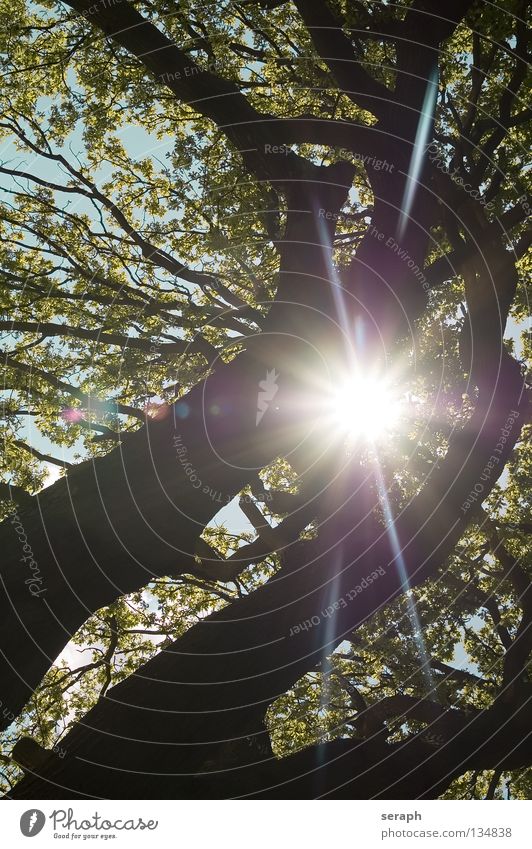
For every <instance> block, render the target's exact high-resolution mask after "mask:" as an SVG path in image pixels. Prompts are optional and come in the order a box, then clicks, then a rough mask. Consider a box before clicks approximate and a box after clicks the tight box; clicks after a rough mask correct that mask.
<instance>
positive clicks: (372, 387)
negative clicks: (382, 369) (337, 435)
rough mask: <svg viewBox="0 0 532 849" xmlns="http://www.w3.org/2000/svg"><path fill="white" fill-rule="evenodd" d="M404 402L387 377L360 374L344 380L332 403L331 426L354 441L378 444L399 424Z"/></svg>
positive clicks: (333, 394) (334, 393) (333, 395)
mask: <svg viewBox="0 0 532 849" xmlns="http://www.w3.org/2000/svg"><path fill="white" fill-rule="evenodd" d="M400 412H401V399H400V398H399V396H398V394H397V392H396V391H395V390H394V388H393V387H392V386H391V385H390V384H389V382H388V381H387V380H385V379H384V378H379V377H374V376H372V375H367V376H364V375H357V376H356V377H352V378H349V379H348V380H345V381H342V382H341V383H340V385H339V386H338V387H337V388H336V389H335V390H334V391H333V393H332V397H331V400H330V419H331V424H332V426H333V427H334V429H335V430H336V431H337V432H341V433H344V434H345V435H346V436H347V437H349V438H350V439H351V440H359V439H361V440H365V441H368V442H374V441H375V440H377V439H379V438H380V437H382V436H384V434H386V432H387V431H389V430H391V429H392V428H393V426H394V425H395V424H396V422H397V420H398V418H399V415H400Z"/></svg>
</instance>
